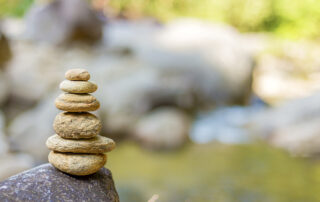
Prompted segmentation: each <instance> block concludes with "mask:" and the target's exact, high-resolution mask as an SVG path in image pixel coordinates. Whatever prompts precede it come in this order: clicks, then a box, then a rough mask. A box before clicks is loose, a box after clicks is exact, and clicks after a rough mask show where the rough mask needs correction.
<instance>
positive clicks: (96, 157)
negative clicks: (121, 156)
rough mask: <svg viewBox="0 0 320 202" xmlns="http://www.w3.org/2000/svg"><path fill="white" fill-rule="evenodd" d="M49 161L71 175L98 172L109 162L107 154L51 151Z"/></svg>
mask: <svg viewBox="0 0 320 202" xmlns="http://www.w3.org/2000/svg"><path fill="white" fill-rule="evenodd" d="M48 160H49V162H50V163H51V164H52V165H53V166H54V167H56V168H57V169H59V170H61V171H62V172H65V173H69V174H71V175H80V176H82V175H90V174H93V173H95V172H97V171H98V170H99V169H100V168H102V167H103V166H104V165H105V163H106V162H107V155H105V154H74V153H59V152H55V151H51V152H50V153H49V156H48Z"/></svg>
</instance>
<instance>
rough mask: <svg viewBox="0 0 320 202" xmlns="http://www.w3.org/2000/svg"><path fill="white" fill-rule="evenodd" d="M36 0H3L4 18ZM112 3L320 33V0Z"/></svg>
mask: <svg viewBox="0 0 320 202" xmlns="http://www.w3.org/2000/svg"><path fill="white" fill-rule="evenodd" d="M33 1H34V0H0V17H3V16H8V15H10V16H23V14H24V13H25V12H26V10H27V9H28V8H29V7H30V5H31V4H32V3H33ZM91 1H94V0H91ZM105 1H107V0H105ZM108 2H109V6H110V7H112V8H113V9H114V10H115V12H122V13H127V14H128V13H129V14H130V15H131V16H145V15H147V16H153V17H156V18H158V19H160V20H163V21H168V20H171V19H174V18H177V17H196V18H201V19H205V20H209V21H214V22H225V23H227V24H231V25H233V26H235V27H237V28H238V29H239V30H240V31H242V32H261V31H262V32H271V33H275V34H276V35H278V36H281V37H285V38H291V39H297V38H301V37H303V38H317V37H319V36H320V32H319V31H318V29H319V27H320V1H318V0H303V1H302V0H108Z"/></svg>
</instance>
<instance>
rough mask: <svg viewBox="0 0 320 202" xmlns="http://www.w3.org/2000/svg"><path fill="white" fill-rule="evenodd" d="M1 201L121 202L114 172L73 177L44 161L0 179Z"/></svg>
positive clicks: (103, 171) (106, 170)
mask: <svg viewBox="0 0 320 202" xmlns="http://www.w3.org/2000/svg"><path fill="white" fill-rule="evenodd" d="M0 201H95V202H96V201H110V202H111V201H112V202H118V201H119V196H118V193H117V191H116V189H115V186H114V182H113V179H112V174H111V172H110V171H109V170H108V169H106V168H101V169H100V170H99V171H98V172H97V173H95V174H92V175H88V176H81V177H79V176H72V175H68V174H65V173H63V172H60V171H59V170H57V169H56V168H54V167H53V166H52V165H51V164H49V163H47V164H43V165H40V166H38V167H36V168H33V169H31V170H28V171H25V172H22V173H20V174H17V175H15V176H12V177H10V178H8V179H7V180H5V181H3V182H0Z"/></svg>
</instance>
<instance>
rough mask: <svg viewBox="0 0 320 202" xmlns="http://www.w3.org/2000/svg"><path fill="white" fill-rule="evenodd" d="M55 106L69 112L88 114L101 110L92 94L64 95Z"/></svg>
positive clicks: (58, 98) (60, 96)
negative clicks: (88, 112) (87, 112)
mask: <svg viewBox="0 0 320 202" xmlns="http://www.w3.org/2000/svg"><path fill="white" fill-rule="evenodd" d="M55 105H56V107H57V108H58V109H60V110H63V111H67V112H86V111H95V110H97V109H99V107H100V103H99V101H98V100H97V99H96V98H95V97H94V96H92V95H90V94H71V93H63V94H61V95H59V97H57V99H56V101H55Z"/></svg>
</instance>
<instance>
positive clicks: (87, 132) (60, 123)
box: [53, 112, 101, 139]
mask: <svg viewBox="0 0 320 202" xmlns="http://www.w3.org/2000/svg"><path fill="white" fill-rule="evenodd" d="M53 129H54V131H55V132H56V133H57V134H58V135H60V136H61V137H63V138H68V139H81V138H92V137H94V136H96V135H98V134H99V132H100V131H101V121H100V120H99V119H98V118H97V117H96V116H95V115H93V114H91V113H88V112H82V113H76V112H61V113H59V114H58V115H57V116H56V118H55V119H54V122H53Z"/></svg>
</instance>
